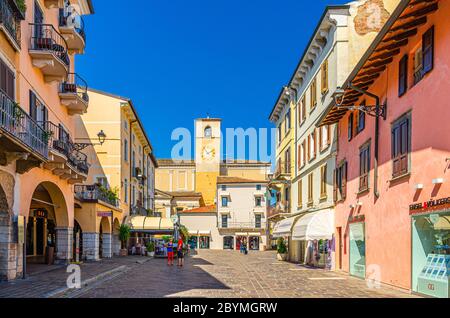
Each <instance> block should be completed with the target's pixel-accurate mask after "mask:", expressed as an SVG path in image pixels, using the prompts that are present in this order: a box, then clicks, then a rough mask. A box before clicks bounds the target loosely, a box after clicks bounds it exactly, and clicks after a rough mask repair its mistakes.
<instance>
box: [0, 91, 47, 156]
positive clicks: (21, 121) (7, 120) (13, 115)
mask: <svg viewBox="0 0 450 318" xmlns="http://www.w3.org/2000/svg"><path fill="white" fill-rule="evenodd" d="M0 127H1V129H2V130H4V131H6V132H7V133H8V134H9V135H11V136H12V137H14V138H16V139H17V140H19V141H20V142H21V143H22V144H24V145H26V146H27V147H29V148H31V149H32V150H33V151H35V152H37V153H38V154H39V155H41V156H42V157H44V158H48V139H47V134H46V132H45V130H44V129H43V128H42V127H41V126H39V125H38V124H37V123H36V122H35V121H34V120H33V119H32V118H31V117H30V115H28V114H27V113H26V112H25V111H24V110H23V109H22V108H21V107H20V106H19V105H18V104H17V103H16V102H14V101H13V100H12V99H10V98H9V97H8V96H7V95H6V94H4V93H3V92H1V91H0Z"/></svg>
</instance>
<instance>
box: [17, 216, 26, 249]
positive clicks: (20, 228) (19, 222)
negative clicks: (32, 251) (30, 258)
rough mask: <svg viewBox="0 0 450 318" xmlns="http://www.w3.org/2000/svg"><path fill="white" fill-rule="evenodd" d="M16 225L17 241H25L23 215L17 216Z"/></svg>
mask: <svg viewBox="0 0 450 318" xmlns="http://www.w3.org/2000/svg"><path fill="white" fill-rule="evenodd" d="M17 226H18V233H17V234H18V243H19V244H23V243H25V217H22V216H19V218H18V219H17Z"/></svg>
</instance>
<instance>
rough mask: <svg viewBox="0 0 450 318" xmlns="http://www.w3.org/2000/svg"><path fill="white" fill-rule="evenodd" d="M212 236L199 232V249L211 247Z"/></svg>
mask: <svg viewBox="0 0 450 318" xmlns="http://www.w3.org/2000/svg"><path fill="white" fill-rule="evenodd" d="M210 240H211V236H210V235H209V234H208V233H199V236H198V247H199V249H209V247H210Z"/></svg>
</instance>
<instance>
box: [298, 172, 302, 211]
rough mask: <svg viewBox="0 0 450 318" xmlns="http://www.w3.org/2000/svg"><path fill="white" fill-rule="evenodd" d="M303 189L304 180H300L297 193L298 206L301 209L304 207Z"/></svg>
mask: <svg viewBox="0 0 450 318" xmlns="http://www.w3.org/2000/svg"><path fill="white" fill-rule="evenodd" d="M302 187H303V184H302V179H300V180H299V181H298V189H297V192H298V194H297V196H298V198H297V205H298V207H299V208H300V207H301V206H302V205H303V197H302V196H303V194H302V192H303V189H302Z"/></svg>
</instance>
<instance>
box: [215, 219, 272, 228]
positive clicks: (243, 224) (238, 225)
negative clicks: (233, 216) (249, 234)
mask: <svg viewBox="0 0 450 318" xmlns="http://www.w3.org/2000/svg"><path fill="white" fill-rule="evenodd" d="M219 228H221V229H265V228H266V222H263V221H261V222H226V223H222V222H220V221H219Z"/></svg>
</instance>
